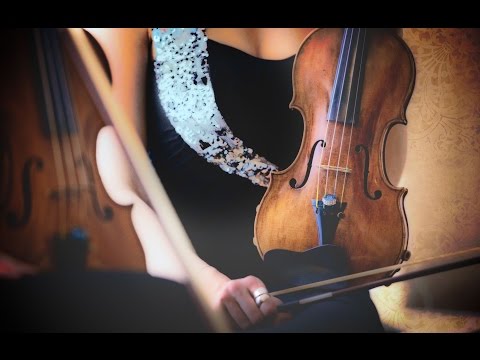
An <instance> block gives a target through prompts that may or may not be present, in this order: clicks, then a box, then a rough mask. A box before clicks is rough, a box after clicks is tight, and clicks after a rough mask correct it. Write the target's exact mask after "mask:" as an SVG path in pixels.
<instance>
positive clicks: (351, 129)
mask: <svg viewBox="0 0 480 360" xmlns="http://www.w3.org/2000/svg"><path fill="white" fill-rule="evenodd" d="M366 38H367V30H366V29H363V39H362V46H361V54H360V71H359V74H358V81H357V88H356V90H355V102H354V104H353V114H352V125H351V126H350V136H349V140H348V151H347V163H346V165H345V168H348V162H349V160H350V150H351V147H352V136H353V126H354V125H355V119H356V117H357V114H356V111H357V109H358V106H357V101H358V94H359V86H360V78H361V72H362V71H363V66H364V65H363V59H364V52H365V40H366ZM358 116H360V115H358ZM347 175H348V173H347V172H345V176H344V177H343V186H342V195H341V196H340V203H342V202H343V195H344V194H345V185H346V183H347Z"/></svg>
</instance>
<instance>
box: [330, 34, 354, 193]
mask: <svg viewBox="0 0 480 360" xmlns="http://www.w3.org/2000/svg"><path fill="white" fill-rule="evenodd" d="M348 31H349V30H348V29H346V30H345V34H347V32H348ZM345 36H346V35H345ZM352 38H353V36H350V43H349V44H348V50H347V55H346V58H347V63H346V64H345V71H344V74H343V80H342V84H341V90H340V98H339V99H340V101H339V106H342V97H343V89H344V87H345V77H346V74H347V68H348V59H349V58H350V51H351V49H352ZM342 55H344V54H342ZM340 60H341V59H339V61H340ZM337 124H338V113H337V116H336V117H335V125H334V128H333V134H332V139H331V145H330V154H329V157H328V165H327V173H326V176H325V195H326V194H328V192H327V190H328V176H329V169H330V163H331V159H332V153H333V148H334V146H333V145H334V143H335V134H336V131H337Z"/></svg>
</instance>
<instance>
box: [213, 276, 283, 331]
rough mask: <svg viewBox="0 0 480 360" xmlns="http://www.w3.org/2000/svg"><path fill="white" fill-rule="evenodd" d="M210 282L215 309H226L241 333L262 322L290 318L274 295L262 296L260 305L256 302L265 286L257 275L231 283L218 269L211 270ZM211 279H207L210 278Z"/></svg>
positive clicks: (275, 321) (274, 321)
mask: <svg viewBox="0 0 480 360" xmlns="http://www.w3.org/2000/svg"><path fill="white" fill-rule="evenodd" d="M209 271H210V279H211V280H212V283H211V284H214V287H213V290H214V292H213V294H212V295H213V298H212V301H213V306H214V308H217V309H224V310H226V312H227V314H228V315H229V318H230V320H231V321H232V323H233V324H234V325H235V326H236V327H237V328H240V329H242V330H245V329H248V328H251V327H253V326H256V325H260V324H262V323H264V324H265V323H271V324H275V323H277V322H279V321H282V320H284V319H285V318H288V317H289V316H288V315H287V316H286V314H279V313H278V312H277V306H278V305H279V304H281V301H280V300H279V299H277V298H275V297H272V296H263V298H264V299H263V298H262V300H264V301H262V302H261V303H260V306H258V305H257V304H256V303H255V298H254V293H255V291H256V290H259V289H261V288H263V289H266V286H265V284H264V283H263V282H262V281H261V280H260V279H259V278H257V277H255V276H247V277H244V278H242V279H235V280H230V279H229V278H228V277H227V276H225V275H223V274H221V273H220V272H219V271H218V270H216V269H215V268H213V267H210V269H209ZM207 277H208V276H207Z"/></svg>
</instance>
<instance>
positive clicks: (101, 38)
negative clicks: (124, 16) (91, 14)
mask: <svg viewBox="0 0 480 360" xmlns="http://www.w3.org/2000/svg"><path fill="white" fill-rule="evenodd" d="M84 30H86V31H87V32H89V33H90V34H91V35H92V36H93V37H94V38H95V40H96V41H98V43H99V44H100V46H101V47H102V48H103V49H104V51H107V52H108V51H109V50H111V49H116V48H131V47H136V48H139V47H144V46H146V45H147V44H148V42H149V38H150V29H147V28H84Z"/></svg>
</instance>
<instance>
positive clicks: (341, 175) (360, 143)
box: [254, 29, 415, 281]
mask: <svg viewBox="0 0 480 360" xmlns="http://www.w3.org/2000/svg"><path fill="white" fill-rule="evenodd" d="M355 34H356V33H354V35H351V38H350V43H353V42H354V41H355V36H357V35H355ZM360 34H363V35H358V37H360V38H361V39H363V40H357V43H361V44H364V45H362V46H360V45H357V48H356V50H357V54H356V55H352V54H350V53H351V52H353V50H354V49H355V48H354V46H353V45H352V46H351V47H348V46H345V45H344V44H345V42H346V41H348V38H347V40H345V32H344V30H343V29H320V30H315V31H313V32H312V33H311V34H310V35H309V36H308V37H307V38H306V39H305V41H304V43H303V44H302V46H301V48H300V50H299V52H298V53H297V56H296V59H295V63H294V68H293V88H294V93H293V99H292V101H291V104H290V107H291V108H295V109H297V110H298V111H300V112H301V114H302V116H303V119H304V136H303V141H302V144H301V147H300V150H299V152H298V155H297V157H296V159H295V161H294V162H293V163H292V164H291V165H290V166H289V167H288V168H287V169H285V170H283V171H278V172H274V173H272V174H271V183H270V185H269V187H268V189H267V191H266V193H265V195H264V197H263V199H262V201H261V203H260V206H259V208H258V212H257V217H256V221H255V240H254V241H255V242H256V245H257V248H258V251H259V253H260V255H261V256H262V257H263V256H264V255H265V254H266V253H267V252H268V251H270V250H273V249H286V250H290V251H295V252H304V251H307V250H309V249H314V248H316V247H319V246H327V247H328V246H338V247H341V248H343V249H344V250H345V251H346V254H347V256H348V258H349V261H350V270H351V272H353V273H355V272H360V271H364V270H369V269H374V268H379V267H383V266H387V265H392V264H396V263H398V262H401V261H402V260H406V258H407V256H408V252H407V251H406V248H407V241H408V226H407V219H406V215H405V211H404V206H403V201H404V197H405V194H406V192H407V190H406V189H404V188H396V187H394V186H393V185H392V184H391V183H390V181H389V179H388V176H387V174H386V171H385V143H386V140H387V136H388V133H389V130H390V129H391V128H392V127H393V126H394V125H396V124H404V125H405V124H406V123H407V121H406V119H405V109H406V106H407V103H408V100H409V98H410V95H411V93H412V91H413V85H414V74H415V70H414V69H415V67H414V61H413V56H412V55H411V53H410V50H409V49H408V47H407V46H406V44H405V43H404V42H403V41H402V40H401V39H400V38H399V37H398V36H396V35H394V34H392V33H390V32H386V31H381V30H368V32H367V33H366V35H365V34H364V33H360ZM362 36H364V38H362ZM352 39H353V40H352ZM362 41H363V43H362ZM347 50H348V52H347ZM341 54H343V55H342V57H343V58H345V57H346V58H347V60H348V59H350V60H348V61H350V64H351V65H352V66H354V65H355V64H356V65H355V66H356V68H355V67H353V70H352V69H350V68H348V66H347V65H345V64H347V63H348V61H347V62H344V66H343V68H342V67H341V59H340V57H341ZM355 56H356V57H355ZM359 69H360V70H359ZM342 72H345V73H346V74H347V75H344V82H346V83H347V82H348V81H350V83H349V84H347V85H348V86H345V87H343V88H341V87H339V86H338V82H339V81H340V80H338V79H339V76H341V73H342ZM349 72H351V73H350V74H352V75H351V76H350V78H349V75H348V74H349ZM339 74H340V75H339ZM347 80H348V81H347ZM335 89H336V90H335ZM339 89H340V90H339ZM335 91H337V93H336V94H335ZM335 99H336V100H335ZM342 104H343V105H342ZM335 106H336V111H334V110H335ZM342 106H343V107H342ZM355 109H356V110H355ZM332 114H333V115H332ZM334 115H335V116H334ZM302 179H303V181H302ZM317 193H319V196H317V195H316V194H317ZM326 195H328V196H326ZM332 195H335V196H333V197H332ZM324 196H326V197H324ZM322 198H323V200H324V201H323V203H322V201H321V200H322ZM332 198H334V199H333V201H332V202H330V200H331V199H332ZM333 202H336V204H334V205H331V203H333ZM319 204H320V205H319ZM319 214H322V215H319ZM319 222H321V226H320V225H319ZM370 279H371V278H370ZM370 279H368V280H370ZM366 280H367V279H366ZM366 280H365V281H366Z"/></svg>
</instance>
